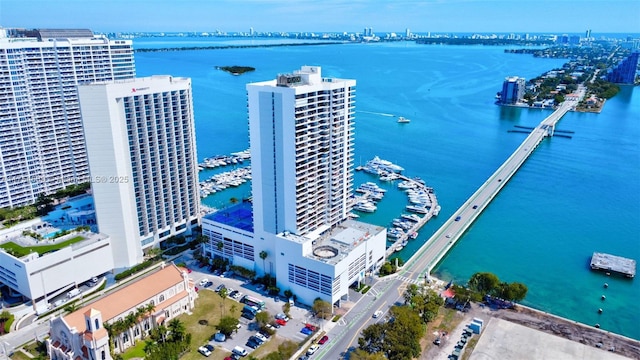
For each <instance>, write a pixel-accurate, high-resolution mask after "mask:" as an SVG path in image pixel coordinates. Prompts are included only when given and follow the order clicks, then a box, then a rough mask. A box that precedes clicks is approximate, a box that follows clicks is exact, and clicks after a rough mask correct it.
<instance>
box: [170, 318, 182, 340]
mask: <svg viewBox="0 0 640 360" xmlns="http://www.w3.org/2000/svg"><path fill="white" fill-rule="evenodd" d="M169 330H170V331H171V339H172V340H173V341H174V342H179V341H182V340H183V339H184V336H185V334H186V328H185V327H184V324H183V323H182V322H181V321H180V320H178V319H175V318H174V319H173V320H171V321H169Z"/></svg>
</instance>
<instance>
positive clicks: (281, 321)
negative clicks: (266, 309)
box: [276, 319, 287, 326]
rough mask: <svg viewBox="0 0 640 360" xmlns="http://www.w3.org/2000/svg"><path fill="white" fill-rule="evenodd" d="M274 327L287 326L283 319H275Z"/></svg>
mask: <svg viewBox="0 0 640 360" xmlns="http://www.w3.org/2000/svg"><path fill="white" fill-rule="evenodd" d="M276 325H278V326H285V325H287V322H286V321H284V319H276Z"/></svg>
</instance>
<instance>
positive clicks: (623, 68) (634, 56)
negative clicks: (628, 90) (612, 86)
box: [607, 51, 640, 85]
mask: <svg viewBox="0 0 640 360" xmlns="http://www.w3.org/2000/svg"><path fill="white" fill-rule="evenodd" d="M639 58H640V52H638V51H634V52H632V53H631V55H629V56H627V57H626V58H625V59H624V60H622V61H621V62H620V63H619V64H618V65H617V66H616V67H615V68H613V70H611V71H610V72H609V73H608V74H607V81H610V82H612V83H616V84H631V85H633V84H634V83H635V80H636V74H637V72H638V59H639Z"/></svg>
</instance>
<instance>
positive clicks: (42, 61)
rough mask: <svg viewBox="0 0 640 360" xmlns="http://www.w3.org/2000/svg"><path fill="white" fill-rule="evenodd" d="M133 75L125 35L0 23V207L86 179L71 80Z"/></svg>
mask: <svg viewBox="0 0 640 360" xmlns="http://www.w3.org/2000/svg"><path fill="white" fill-rule="evenodd" d="M133 77H135V66H134V61H133V48H132V44H131V41H130V40H109V39H107V38H106V37H104V36H94V35H93V33H92V32H91V31H90V30H45V29H40V30H20V29H0V110H1V111H0V207H13V206H20V205H25V204H29V203H33V202H34V201H35V200H36V199H37V197H38V195H40V194H49V193H52V192H55V191H56V190H59V189H61V188H64V187H66V186H68V185H71V184H76V183H81V182H85V181H88V178H89V165H88V162H87V151H86V145H85V141H84V135H83V130H82V119H81V116H80V105H79V102H78V93H77V90H76V85H78V84H82V83H87V82H93V81H105V80H117V79H126V78H133Z"/></svg>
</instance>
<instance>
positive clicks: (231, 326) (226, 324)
mask: <svg viewBox="0 0 640 360" xmlns="http://www.w3.org/2000/svg"><path fill="white" fill-rule="evenodd" d="M239 323H240V321H239V320H238V319H236V318H235V317H233V316H224V317H222V318H221V319H220V322H219V323H218V325H216V329H217V330H218V331H220V332H221V333H223V334H224V335H225V336H231V334H233V332H234V331H236V329H237V326H238V324H239Z"/></svg>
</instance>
